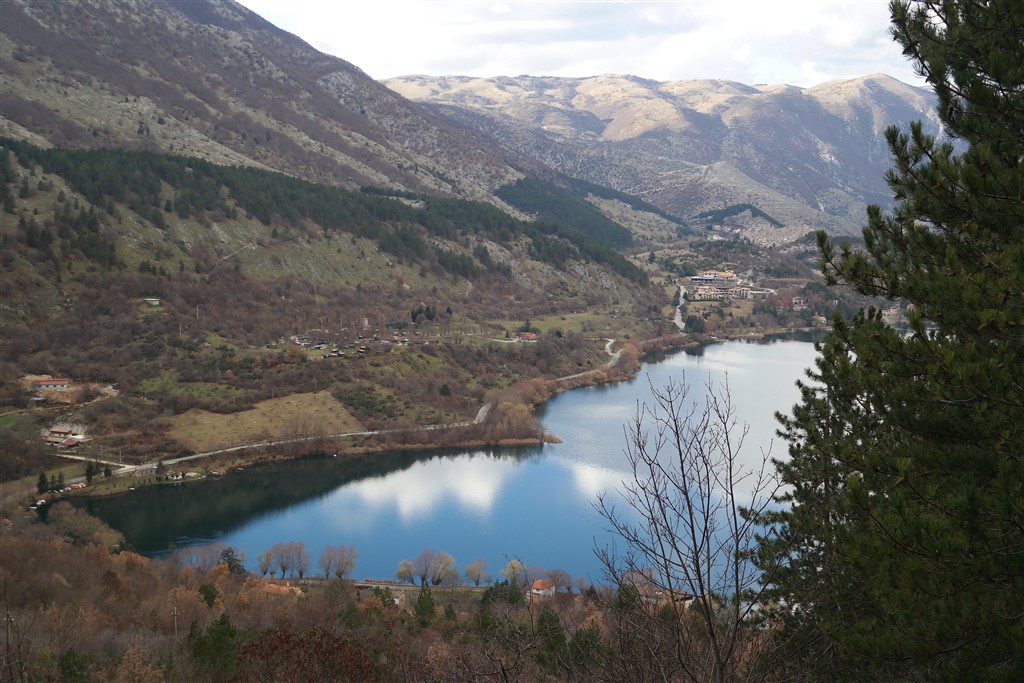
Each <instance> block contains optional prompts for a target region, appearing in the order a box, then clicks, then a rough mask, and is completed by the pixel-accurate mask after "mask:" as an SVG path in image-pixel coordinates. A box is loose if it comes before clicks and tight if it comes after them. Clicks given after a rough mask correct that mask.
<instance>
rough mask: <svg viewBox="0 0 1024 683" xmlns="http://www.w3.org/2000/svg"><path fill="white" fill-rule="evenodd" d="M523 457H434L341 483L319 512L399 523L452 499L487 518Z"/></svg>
mask: <svg viewBox="0 0 1024 683" xmlns="http://www.w3.org/2000/svg"><path fill="white" fill-rule="evenodd" d="M521 465H522V461H521V460H519V459H517V458H511V457H493V456H487V455H484V454H483V453H471V454H466V455H460V456H457V457H454V458H432V459H430V460H423V461H420V462H417V463H415V464H413V465H412V466H411V467H409V468H408V469H405V470H401V471H398V472H393V473H391V474H389V475H387V476H384V477H373V478H371V479H363V480H360V481H356V482H353V483H351V484H348V485H346V486H343V487H341V488H339V489H337V490H336V491H334V492H333V493H331V494H330V495H329V496H327V498H326V499H325V500H324V501H323V512H324V513H325V515H326V516H327V518H328V520H329V521H330V523H331V524H336V525H338V526H340V527H352V526H357V525H365V523H366V522H367V521H368V520H367V519H366V518H367V516H368V515H369V516H371V517H372V518H377V517H378V516H380V515H382V514H384V513H391V512H393V513H394V514H396V515H397V517H398V519H400V520H401V521H402V523H403V524H409V523H411V522H413V521H414V520H415V521H422V520H424V519H430V518H431V517H432V516H433V515H434V513H435V512H436V511H437V510H438V509H439V508H440V507H441V506H442V505H444V504H447V503H452V502H453V503H455V504H456V505H458V507H459V508H461V509H463V510H466V511H467V512H469V513H471V514H473V515H476V516H479V517H482V518H486V517H488V516H489V515H490V513H491V511H492V510H493V508H494V504H495V501H496V500H497V499H498V496H499V495H500V494H501V491H502V489H503V488H505V487H506V486H507V485H508V484H509V483H510V481H511V480H512V479H513V478H514V477H515V476H516V474H517V472H518V471H519V470H520V467H521Z"/></svg>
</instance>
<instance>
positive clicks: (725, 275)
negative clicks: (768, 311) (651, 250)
mask: <svg viewBox="0 0 1024 683" xmlns="http://www.w3.org/2000/svg"><path fill="white" fill-rule="evenodd" d="M690 285H691V286H692V288H691V290H690V291H689V293H688V296H689V298H690V300H691V301H717V300H720V299H750V298H751V297H755V298H756V297H763V296H765V295H767V294H768V293H769V292H770V290H766V289H753V288H751V287H750V286H749V285H748V284H745V283H742V282H740V280H739V278H737V277H736V273H734V272H733V271H731V270H708V271H705V272H703V273H701V274H700V275H692V276H690Z"/></svg>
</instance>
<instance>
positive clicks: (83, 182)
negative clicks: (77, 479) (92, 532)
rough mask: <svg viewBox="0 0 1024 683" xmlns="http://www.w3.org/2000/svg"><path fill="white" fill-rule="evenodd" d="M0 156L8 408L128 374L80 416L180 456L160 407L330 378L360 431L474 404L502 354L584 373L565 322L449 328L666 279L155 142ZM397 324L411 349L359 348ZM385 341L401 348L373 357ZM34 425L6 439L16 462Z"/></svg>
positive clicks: (219, 403)
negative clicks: (45, 381)
mask: <svg viewBox="0 0 1024 683" xmlns="http://www.w3.org/2000/svg"><path fill="white" fill-rule="evenodd" d="M0 155H2V158H0V161H2V164H0V169H2V171H0V172H2V182H0V192H2V203H3V206H4V216H5V220H4V222H3V228H2V233H0V234H2V252H0V253H2V264H0V267H2V268H3V274H4V277H3V280H2V283H0V289H2V294H3V300H4V307H3V311H2V318H0V321H2V328H0V329H2V332H3V339H2V343H3V346H4V365H3V375H2V379H3V385H2V390H3V394H2V396H3V402H4V403H5V404H8V405H11V404H13V405H16V406H24V405H26V403H27V401H28V400H29V398H30V396H31V392H30V391H29V388H28V387H27V386H26V385H25V383H24V381H23V380H22V378H23V377H24V376H26V375H60V376H69V377H72V378H74V379H75V380H76V381H77V382H80V383H91V384H96V385H111V386H113V387H116V389H117V391H118V392H119V396H118V398H116V399H110V400H108V401H103V402H100V403H97V404H96V405H94V406H89V407H86V408H83V412H81V413H80V414H79V417H80V418H81V419H82V420H83V421H84V422H85V423H86V424H88V425H90V428H91V429H92V430H93V433H94V434H95V435H96V436H100V435H106V439H107V440H106V441H103V440H102V439H101V440H98V441H96V442H95V444H96V445H97V446H100V447H101V448H114V447H115V446H116V447H117V448H118V450H119V451H120V452H122V453H128V454H131V453H134V452H138V453H139V454H142V453H147V454H148V455H150V456H152V455H153V454H154V453H165V454H172V453H178V452H181V451H183V450H188V446H187V442H186V443H181V442H180V441H176V440H175V438H174V437H173V436H171V435H170V432H169V431H168V430H170V429H171V427H172V425H171V424H170V422H168V419H167V418H170V417H172V416H174V415H179V414H181V413H183V412H185V411H188V410H190V409H193V408H202V409H206V410H214V411H218V412H221V413H225V412H227V413H233V412H239V411H243V410H246V409H251V408H252V407H253V406H254V405H255V404H256V403H258V402H260V401H264V400H267V399H270V398H274V397H280V396H284V395H288V394H290V393H301V392H307V391H311V390H314V389H315V388H317V387H319V388H328V389H331V388H333V391H334V392H335V396H336V397H337V399H338V400H339V401H340V402H341V403H342V404H343V405H345V406H346V408H347V410H349V411H351V412H352V413H353V415H354V416H355V418H356V419H358V420H359V421H360V423H361V424H363V425H371V426H372V425H383V424H388V423H400V424H401V423H408V424H429V423H438V422H445V421H450V420H456V419H464V418H465V417H467V416H469V417H471V416H472V415H473V414H475V411H476V410H477V409H478V408H479V407H480V405H482V403H483V402H485V400H486V399H487V398H489V397H490V396H491V395H492V394H493V393H494V392H496V391H498V390H500V389H501V388H502V387H504V386H506V384H507V380H502V379H501V378H499V377H497V376H495V375H493V374H492V373H493V369H494V367H497V366H499V365H500V366H503V367H506V368H516V369H515V370H514V373H513V376H515V377H516V378H517V379H519V380H527V379H530V378H532V377H538V376H541V375H556V374H559V373H561V374H571V373H573V372H576V371H578V369H579V368H580V367H581V364H583V367H586V364H587V363H591V364H594V365H593V366H594V367H596V364H597V363H598V362H599V357H598V355H597V354H598V353H599V348H598V347H597V345H596V344H595V345H593V346H591V345H590V344H586V343H585V342H584V340H583V338H582V337H581V336H580V335H578V334H576V333H572V332H570V328H567V329H566V330H565V332H566V334H562V333H559V334H558V335H555V336H552V337H551V338H550V339H548V340H547V341H546V343H545V344H544V345H539V346H534V347H532V348H530V349H529V350H528V352H526V353H524V352H523V349H521V348H519V347H516V346H508V345H497V346H488V345H486V344H484V345H483V346H479V345H478V344H476V343H475V342H474V343H472V344H462V343H460V344H458V345H454V344H451V343H448V342H450V341H452V340H453V339H455V338H462V339H465V338H467V335H470V336H471V337H479V338H481V339H486V338H490V337H494V338H498V339H502V338H504V337H506V336H507V335H508V334H509V333H510V331H512V327H509V323H504V325H503V324H502V323H501V322H495V321H502V320H508V319H509V318H511V319H512V320H519V321H520V322H522V321H523V320H528V319H530V318H537V317H541V316H544V315H551V314H555V313H558V312H560V311H561V312H577V313H578V312H580V311H581V310H582V311H586V312H587V314H588V315H593V314H595V313H598V312H600V311H605V312H610V311H612V310H619V311H628V312H629V314H630V315H631V316H632V317H633V320H634V322H632V323H627V324H626V328H627V329H628V328H633V327H636V329H641V328H644V327H648V328H649V329H650V330H655V329H657V328H658V326H660V325H661V324H663V323H662V322H656V321H650V322H649V321H648V320H647V318H648V317H649V316H650V308H651V306H652V305H654V304H655V303H657V302H660V301H661V300H662V297H664V294H663V293H661V292H657V293H654V292H650V291H647V290H646V289H645V287H646V278H647V276H646V274H645V273H643V272H642V271H641V270H639V269H638V268H637V267H636V266H635V265H633V264H631V263H630V262H628V261H627V260H626V259H625V258H623V257H622V256H621V255H620V254H619V253H617V252H616V251H614V249H612V248H611V247H610V246H608V245H607V244H604V243H602V242H601V241H599V239H598V238H597V237H591V236H587V235H585V234H583V233H582V232H580V231H579V230H577V229H574V228H571V227H567V226H564V225H561V224H558V223H555V222H553V221H537V222H535V223H530V222H526V221H523V220H520V219H517V218H514V217H512V216H509V215H508V214H507V213H504V212H502V211H500V210H498V209H497V208H495V207H494V206H492V205H490V204H486V203H480V202H473V201H467V200H461V199H452V198H440V197H432V196H427V195H419V194H415V193H411V192H408V191H394V190H385V189H381V188H373V187H366V188H363V190H362V191H346V190H341V189H338V188H333V187H326V186H323V185H316V184H313V183H310V182H307V181H303V180H300V179H297V178H293V177H290V176H286V175H283V174H279V173H274V172H270V171H264V170H260V169H255V168H251V167H227V166H217V165H215V164H212V163H210V162H207V161H203V160H200V159H194V158H188V157H183V156H177V155H168V154H162V153H157V152H144V151H123V150H112V149H102V150H73V149H63V148H49V149H43V148H40V147H36V146H33V145H30V144H27V143H24V142H19V141H14V140H3V142H2V151H0ZM616 228H617V229H618V230H619V231H622V232H625V231H624V230H623V229H622V228H621V227H618V226H616ZM626 234H627V235H628V233H626ZM568 272H572V273H573V274H574V276H573V277H572V278H569V277H567V276H566V273H568ZM147 300H148V301H155V302H158V303H157V304H156V306H157V307H156V308H150V304H147V303H145V302H146V301H147ZM581 307H582V308H581ZM655 308H656V307H655ZM310 336H312V337H314V338H315V339H314V341H315V340H317V339H322V340H323V345H324V346H326V345H328V344H329V345H330V349H335V350H337V354H336V355H333V356H330V357H328V359H327V361H325V362H322V363H317V364H316V366H315V367H314V364H313V363H311V361H313V360H317V359H318V358H320V356H322V355H323V353H322V352H320V351H315V350H314V351H315V352H314V353H310V352H308V351H304V350H301V349H300V348H296V347H293V345H292V344H293V341H292V339H293V338H303V339H304V338H306V337H310ZM403 338H404V339H406V340H407V343H410V344H414V343H419V344H420V346H418V347H417V350H416V351H415V353H413V352H412V351H411V349H409V350H408V351H401V352H399V349H397V348H396V347H394V346H384V347H380V349H379V350H371V349H367V350H365V351H363V350H360V349H357V348H346V347H347V346H348V345H352V344H354V343H355V342H357V341H359V340H368V341H374V340H377V341H378V342H384V341H387V342H392V341H399V342H401V340H402V339H403ZM365 343H366V342H360V344H363V345H365ZM405 348H409V347H405ZM584 349H589V351H585V350H584ZM378 352H380V353H383V352H386V353H388V355H389V360H388V361H387V362H386V363H385V362H382V360H381V359H380V358H377V359H375V360H368V356H370V355H374V354H375V353H378ZM581 354H583V355H581ZM394 363H397V367H402V368H404V369H403V371H401V372H396V371H395V367H396V366H394ZM407 364H411V366H409V365H407ZM389 366H390V368H389ZM357 368H362V369H358V370H357ZM442 386H443V387H444V391H441V387H442ZM29 426H30V425H29V424H28V423H26V424H25V425H23V427H25V428H28V427H29ZM143 426H145V428H144V429H142V430H139V429H138V428H140V427H143ZM129 433H130V434H129ZM36 439H37V437H33V436H31V430H29V431H26V432H24V433H23V435H22V436H21V437H20V438H18V439H12V440H11V441H10V444H11V446H12V448H10V449H9V454H10V456H11V457H8V458H6V459H5V460H6V462H5V471H7V472H8V474H16V473H18V472H21V473H24V472H23V471H22V470H19V467H21V466H22V465H19V463H28V462H29V461H30V460H31V456H30V454H31V453H34V452H35V451H36V448H37V444H36V443H35V441H36ZM17 444H22V446H17ZM104 444H105V445H104ZM14 446H17V447H14ZM19 453H21V455H18V454H19Z"/></svg>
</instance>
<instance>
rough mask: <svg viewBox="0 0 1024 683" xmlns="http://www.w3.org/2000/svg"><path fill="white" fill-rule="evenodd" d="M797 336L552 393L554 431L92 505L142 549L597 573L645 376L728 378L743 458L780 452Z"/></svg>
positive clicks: (371, 573) (390, 571)
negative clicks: (289, 552) (347, 553)
mask: <svg viewBox="0 0 1024 683" xmlns="http://www.w3.org/2000/svg"><path fill="white" fill-rule="evenodd" d="M813 360H814V347H813V345H812V344H811V343H809V342H805V341H791V340H790V341H775V342H772V343H746V342H727V343H723V344H715V345H711V346H707V347H703V348H701V349H699V350H697V351H689V352H683V351H680V352H675V353H672V354H668V355H665V356H663V357H660V358H658V359H656V360H653V361H651V362H648V363H645V364H644V366H643V368H642V369H641V371H640V373H639V375H638V376H637V378H636V379H634V380H632V381H628V382H621V383H617V384H611V385H604V386H599V387H588V388H582V389H576V390H573V391H571V392H567V393H565V394H561V395H559V396H556V397H555V398H553V399H552V400H551V401H550V402H549V403H548V404H547V405H546V406H544V408H543V410H541V411H540V418H541V420H542V422H543V424H544V427H545V429H546V431H547V432H549V433H551V434H554V435H555V436H557V437H559V438H560V439H561V440H562V443H558V444H545V445H543V446H536V447H526V448H510V449H473V450H466V451H443V452H439V451H434V452H416V453H386V454H373V455H367V456H359V457H338V458H333V457H310V458H302V459H299V460H293V461H287V462H280V463H273V464H267V465H259V466H253V467H248V468H246V469H245V470H243V471H234V472H230V473H228V474H227V475H226V476H224V477H221V478H218V479H215V480H208V481H206V482H204V483H202V484H198V485H187V486H165V487H155V488H146V489H140V490H138V491H135V492H133V493H130V494H126V495H123V496H117V497H112V498H106V499H88V500H87V502H86V506H87V507H88V508H89V510H90V511H91V512H92V513H93V514H96V515H97V516H99V517H101V518H102V519H104V520H105V521H106V522H107V523H108V524H110V525H111V526H113V527H114V528H116V529H119V530H121V531H122V532H123V533H124V535H125V537H126V538H127V540H128V542H129V543H130V544H131V545H132V546H133V547H134V548H135V549H136V550H138V551H139V552H142V553H145V554H148V555H152V556H161V555H165V554H167V553H168V552H170V551H171V549H173V548H175V547H183V546H188V545H193V544H200V543H208V542H214V541H216V542H223V543H225V544H227V545H230V546H233V547H235V548H236V549H238V550H239V551H242V552H244V553H245V556H246V558H247V559H246V565H247V567H248V568H250V569H255V567H256V555H257V553H260V552H262V551H265V550H267V549H269V548H270V547H271V546H272V545H273V544H274V543H277V542H287V541H304V542H305V544H306V549H307V550H308V552H309V553H310V555H311V557H312V573H316V571H317V568H316V561H317V558H318V556H319V555H320V552H321V550H322V549H323V547H324V546H325V545H339V544H345V545H354V546H356V547H357V549H358V551H359V559H358V561H357V564H356V568H355V572H354V573H353V576H354V577H356V578H378V579H384V578H393V577H394V573H395V569H396V568H397V566H398V563H399V562H400V561H401V560H403V559H413V558H414V557H415V556H416V555H418V554H419V553H420V551H422V550H424V549H426V548H431V549H434V550H444V551H445V552H447V553H448V554H450V555H452V556H453V557H454V558H455V560H456V562H457V565H458V567H459V568H460V569H462V568H464V567H465V566H466V565H467V564H469V563H470V562H472V561H474V560H477V559H483V560H486V562H487V564H488V570H489V572H490V573H491V574H492V575H494V576H497V574H498V572H499V571H500V569H501V568H503V567H504V566H505V564H507V562H508V560H509V559H512V558H516V559H519V560H520V561H522V562H523V563H524V564H526V565H527V566H533V567H539V568H544V569H555V568H558V569H562V570H564V571H566V572H568V573H569V575H570V576H572V577H583V578H585V579H588V580H592V581H595V582H596V581H600V580H601V578H602V575H601V566H600V563H599V562H598V560H597V558H596V556H595V554H594V549H595V546H597V545H601V546H604V545H607V544H608V543H610V541H611V540H612V537H611V536H610V534H609V533H608V532H607V531H606V526H607V524H606V522H605V520H603V518H601V516H600V515H599V514H598V513H597V512H596V511H595V510H594V508H593V504H594V502H595V501H596V499H597V496H598V494H600V493H602V492H606V491H608V492H614V491H615V490H616V489H617V487H619V486H620V484H621V482H622V480H623V478H624V477H626V476H628V462H627V459H626V456H625V446H626V438H625V435H624V431H623V430H624V428H625V426H626V425H627V424H628V423H629V422H630V421H631V419H632V417H633V415H634V414H635V412H636V409H637V405H638V403H645V402H646V403H650V400H651V396H650V386H652V385H653V386H654V387H663V386H665V385H666V384H667V383H668V382H669V381H676V382H682V381H685V382H687V383H688V384H689V385H690V386H691V391H690V398H691V399H701V398H702V397H703V396H704V392H705V384H706V383H707V382H708V381H709V380H710V381H711V382H713V383H716V384H721V382H723V381H725V380H726V379H727V381H728V385H729V389H730V391H731V394H732V399H733V403H734V405H735V406H736V408H737V412H738V417H739V419H740V420H741V421H742V422H745V423H747V424H749V427H750V432H749V435H748V436H747V441H746V446H745V448H744V451H743V457H744V458H745V459H748V460H751V459H756V458H759V457H760V455H759V453H760V449H761V448H769V447H771V448H772V451H771V452H772V455H774V456H779V457H781V456H783V455H785V452H786V447H785V444H784V443H780V441H779V439H778V437H777V436H776V435H775V430H776V429H777V426H778V425H777V423H776V422H775V419H774V417H773V415H774V413H775V411H782V412H785V413H788V412H790V409H791V407H792V406H793V404H795V403H796V402H797V401H798V400H799V391H798V390H797V387H796V385H795V382H796V380H797V379H799V378H801V377H803V372H804V369H805V368H808V367H810V366H812V365H813Z"/></svg>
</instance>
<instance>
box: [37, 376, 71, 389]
mask: <svg viewBox="0 0 1024 683" xmlns="http://www.w3.org/2000/svg"><path fill="white" fill-rule="evenodd" d="M35 385H36V389H67V388H69V387H70V386H71V380H69V379H66V378H60V379H37V380H36V381H35Z"/></svg>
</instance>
